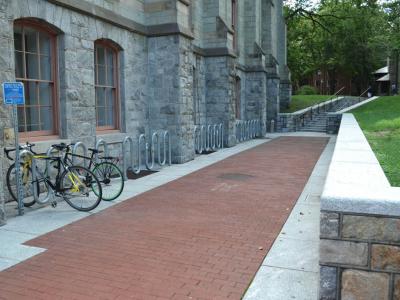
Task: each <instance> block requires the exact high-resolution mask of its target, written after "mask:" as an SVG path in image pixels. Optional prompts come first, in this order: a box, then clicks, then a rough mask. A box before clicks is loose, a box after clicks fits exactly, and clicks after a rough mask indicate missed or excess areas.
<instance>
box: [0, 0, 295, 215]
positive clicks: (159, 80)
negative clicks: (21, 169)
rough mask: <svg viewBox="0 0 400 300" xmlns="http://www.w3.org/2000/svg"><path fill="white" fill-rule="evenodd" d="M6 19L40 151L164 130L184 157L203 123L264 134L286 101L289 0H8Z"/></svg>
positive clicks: (14, 72) (9, 68)
mask: <svg viewBox="0 0 400 300" xmlns="http://www.w3.org/2000/svg"><path fill="white" fill-rule="evenodd" d="M0 22H1V27H0V31H1V32H0V38H1V48H0V65H1V68H0V70H1V71H0V76H1V81H2V82H4V81H14V80H18V81H22V82H23V83H24V84H25V90H26V105H25V106H21V107H19V109H18V114H19V131H20V133H21V139H22V140H31V141H32V140H35V142H36V144H39V146H40V147H42V148H46V147H47V146H49V145H51V144H52V143H54V142H57V141H66V142H68V141H72V140H74V141H77V140H79V141H83V142H85V143H87V144H88V145H93V144H94V141H95V139H96V138H102V139H104V140H105V141H106V142H108V143H113V142H117V141H118V142H120V141H121V140H122V139H123V138H124V137H125V136H127V135H130V136H137V135H138V134H140V133H149V132H152V131H154V130H158V129H164V130H169V132H170V133H171V138H172V145H173V149H172V150H173V153H172V156H173V161H174V162H176V163H183V162H186V161H189V160H191V159H193V158H194V155H195V151H194V133H193V130H194V126H195V125H206V124H216V123H223V124H224V128H225V143H226V146H233V145H234V144H235V143H236V139H235V122H236V120H237V119H241V120H249V119H259V120H261V121H262V124H263V131H264V132H265V131H266V127H267V126H266V124H269V122H270V121H271V120H273V119H275V118H276V116H277V113H278V111H279V106H280V105H286V104H287V103H288V102H289V100H290V93H291V85H290V78H289V71H288V68H287V66H286V26H285V22H284V19H283V16H282V0H240V1H239V0H195V1H194V0H157V1H155V0H80V1H78V0H47V1H46V0H35V1H32V0H0ZM1 103H2V104H1V105H0V114H1V119H0V121H1V123H0V124H1V127H0V131H1V132H0V148H1V149H0V150H1V151H0V155H1V163H2V168H3V170H4V169H6V168H7V166H8V164H9V163H8V161H7V160H6V159H5V158H4V157H3V151H2V147H4V146H8V145H11V144H12V140H10V139H5V136H6V135H5V134H4V132H5V130H7V128H10V127H11V113H10V112H11V110H10V108H8V107H6V106H4V105H3V101H1ZM3 181H4V176H3ZM3 186H4V184H3ZM2 188H3V187H2V184H1V183H0V220H1V219H4V216H2V215H4V213H1V211H2V208H3V205H2V203H4V201H5V200H4V196H3V193H2Z"/></svg>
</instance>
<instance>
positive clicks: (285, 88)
mask: <svg viewBox="0 0 400 300" xmlns="http://www.w3.org/2000/svg"><path fill="white" fill-rule="evenodd" d="M291 98H292V83H291V82H290V80H281V82H280V86H279V102H280V108H281V109H283V108H288V107H289V105H290V100H291Z"/></svg>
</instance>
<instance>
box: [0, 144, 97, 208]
mask: <svg viewBox="0 0 400 300" xmlns="http://www.w3.org/2000/svg"><path fill="white" fill-rule="evenodd" d="M33 146H34V145H33V144H29V143H27V145H26V146H25V147H23V149H22V150H23V152H21V153H22V154H21V156H22V157H23V156H24V154H25V155H26V156H27V157H28V158H26V159H24V161H23V162H22V163H21V165H20V167H22V170H21V171H22V173H21V174H22V178H21V179H22V183H23V186H25V187H26V188H29V189H30V191H31V195H28V196H29V198H30V200H29V201H28V202H26V201H24V205H25V203H29V204H30V205H33V203H35V202H38V203H40V204H45V203H47V202H49V201H50V199H53V201H52V202H51V204H52V206H53V207H55V206H57V201H55V200H54V197H61V198H63V199H64V200H65V202H67V203H68V204H69V205H70V206H71V207H73V208H74V209H76V210H79V211H90V210H92V209H94V208H96V207H97V206H98V205H99V203H100V201H101V197H102V189H101V183H100V181H99V180H98V178H97V177H96V175H95V174H93V172H92V171H90V170H89V169H87V168H85V167H82V166H74V165H70V164H69V163H68V161H67V160H66V158H65V156H47V155H44V154H37V153H35V152H33V151H32V152H30V150H32V147H33ZM52 147H53V148H54V149H56V150H58V151H60V152H65V151H67V152H68V151H69V146H67V145H65V144H55V145H52ZM11 151H15V149H5V152H6V155H7V157H8V158H9V159H12V158H11V157H10V156H9V152H11ZM36 159H43V160H47V161H50V162H51V163H53V164H54V163H55V164H56V165H53V167H54V168H55V169H56V170H57V174H56V176H55V180H54V182H52V181H51V179H50V176H49V174H48V173H49V172H48V171H49V170H48V169H47V167H46V169H45V172H41V171H40V169H39V168H38V167H37V166H36V161H35V160H36ZM13 165H14V166H13ZM13 165H12V166H10V168H9V171H7V174H11V175H12V174H13V172H12V170H13V169H15V164H13ZM62 169H63V172H61V170H62ZM10 170H11V171H10ZM33 171H34V172H33ZM14 174H15V172H14ZM10 183H12V178H11V176H9V175H7V187H8V188H9V191H10V194H11V195H12V196H13V198H14V199H16V196H15V195H16V193H14V192H13V191H12V188H11V186H10ZM41 189H42V190H43V191H45V193H46V196H45V197H44V199H42V198H40V194H42V195H43V194H44V193H43V191H42V190H41ZM31 197H33V200H32V199H31ZM24 199H25V197H24ZM32 202H33V203H32Z"/></svg>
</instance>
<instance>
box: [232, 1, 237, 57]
mask: <svg viewBox="0 0 400 300" xmlns="http://www.w3.org/2000/svg"><path fill="white" fill-rule="evenodd" d="M231 18H232V29H233V49H235V50H236V46H237V36H236V35H237V4H236V0H232V16H231Z"/></svg>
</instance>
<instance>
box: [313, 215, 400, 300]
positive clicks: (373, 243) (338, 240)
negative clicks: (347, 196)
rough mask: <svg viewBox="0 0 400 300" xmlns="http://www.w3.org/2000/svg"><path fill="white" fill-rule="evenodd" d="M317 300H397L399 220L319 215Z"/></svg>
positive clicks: (387, 217) (376, 217)
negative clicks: (318, 291) (318, 294)
mask: <svg viewBox="0 0 400 300" xmlns="http://www.w3.org/2000/svg"><path fill="white" fill-rule="evenodd" d="M320 226H321V227H320V237H321V240H320V279H321V280H320V296H319V299H321V300H322V299H324V300H331V299H332V300H333V299H335V300H336V299H343V300H344V299H354V300H357V299H360V300H361V299H362V300H368V299H371V300H372V299H385V300H386V299H399V297H400V231H399V228H400V218H397V217H396V218H394V217H392V216H384V215H383V216H382V215H381V216H375V215H368V214H365V215H364V214H363V215H360V214H348V213H341V212H337V211H322V212H321V223H320Z"/></svg>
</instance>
